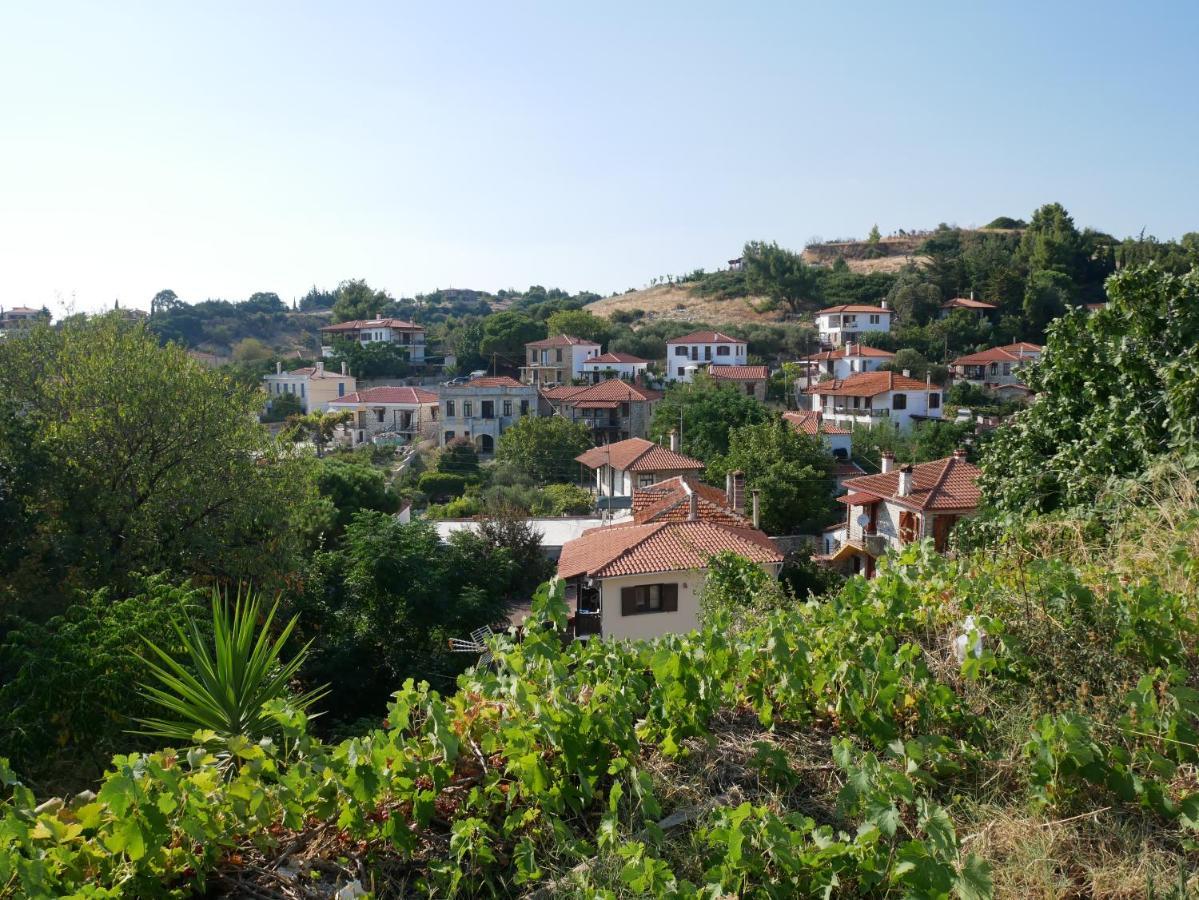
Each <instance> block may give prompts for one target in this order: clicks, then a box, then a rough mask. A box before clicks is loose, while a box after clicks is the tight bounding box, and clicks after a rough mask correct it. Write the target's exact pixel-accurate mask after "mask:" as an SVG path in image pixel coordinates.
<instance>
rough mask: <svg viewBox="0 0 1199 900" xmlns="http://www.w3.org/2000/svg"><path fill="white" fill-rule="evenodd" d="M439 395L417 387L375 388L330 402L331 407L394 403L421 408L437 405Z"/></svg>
mask: <svg viewBox="0 0 1199 900" xmlns="http://www.w3.org/2000/svg"><path fill="white" fill-rule="evenodd" d="M436 402H437V395H436V394H435V393H433V392H432V391H426V390H424V389H423V388H415V387H373V388H368V389H367V390H365V391H355V392H354V393H352V394H346V395H345V396H344V397H338V398H337V399H336V400H330V401H329V405H330V406H342V405H345V406H354V405H356V404H359V403H394V404H399V405H401V406H420V405H421V404H423V403H436Z"/></svg>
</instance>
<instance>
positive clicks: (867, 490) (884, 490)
mask: <svg viewBox="0 0 1199 900" xmlns="http://www.w3.org/2000/svg"><path fill="white" fill-rule="evenodd" d="M980 474H982V473H981V472H979V470H978V467H977V466H973V465H971V464H970V463H968V462H966V460H965V459H964V458H962V457H959V456H956V455H955V456H948V457H946V458H945V459H938V460H935V461H933V462H926V463H920V464H919V465H915V466H912V490H911V493H909V494H908V495H907V496H905V497H900V496H899V471H898V470H896V471H892V472H888V473H887V474H885V475H882V474H879V475H864V476H862V477H861V478H849V479H846V481H845V482H844V483H843V487H845V488H847V489H848V490H849V491H850V492H851V493H850V495H849V496H850V498H853V497H854V496H855V495H857V494H869V495H872V496H875V497H881V498H883V499H885V500H890V501H893V502H895V503H898V504H900V505H901V506H908V507H911V508H913V509H921V510H932V511H934V512H935V511H938V510H974V509H977V508H978V503H979V498H980V496H981V495H980V492H979V489H978V477H979V475H980Z"/></svg>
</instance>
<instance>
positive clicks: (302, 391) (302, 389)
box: [300, 384, 341, 397]
mask: <svg viewBox="0 0 1199 900" xmlns="http://www.w3.org/2000/svg"><path fill="white" fill-rule="evenodd" d="M300 396H301V397H303V396H304V385H302V384H301V385H300ZM337 396H338V397H340V396H341V394H340V393H338V395H337Z"/></svg>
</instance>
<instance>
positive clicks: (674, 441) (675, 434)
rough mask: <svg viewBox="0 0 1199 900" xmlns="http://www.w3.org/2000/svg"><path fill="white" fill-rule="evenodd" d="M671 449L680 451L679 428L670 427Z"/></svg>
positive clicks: (676, 451)
mask: <svg viewBox="0 0 1199 900" xmlns="http://www.w3.org/2000/svg"><path fill="white" fill-rule="evenodd" d="M670 449H671V450H672V451H673V452H675V453H678V452H679V431H678V429H677V428H672V429H670Z"/></svg>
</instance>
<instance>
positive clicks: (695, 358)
mask: <svg viewBox="0 0 1199 900" xmlns="http://www.w3.org/2000/svg"><path fill="white" fill-rule="evenodd" d="M747 351H748V347H747V345H746V343H745V341H743V340H741V339H740V338H735V337H731V336H729V335H727V334H723V333H721V332H719V331H695V332H692V333H691V334H685V335H683V336H682V337H677V338H671V339H670V340H668V341H667V342H666V377H667V379H669V380H670V381H684V382H689V381H691V380H692V379H693V378H694V376H695V373H696V372H697V371H699V370H700V369H702V368H703V367H705V366H710V365H718V366H744V365H745V364H746V363H747V362H748V353H747Z"/></svg>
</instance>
